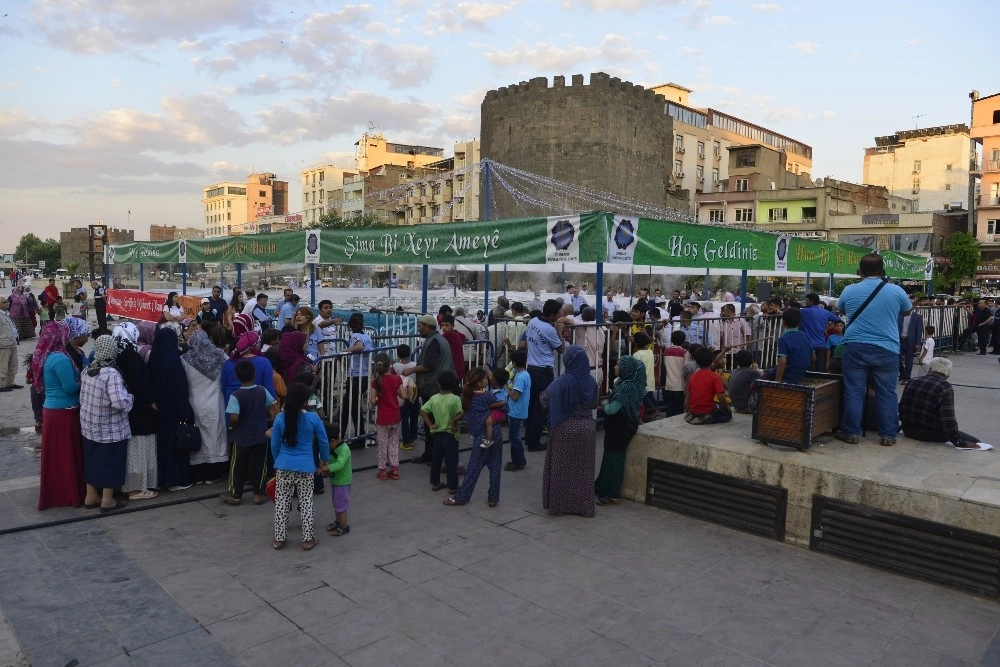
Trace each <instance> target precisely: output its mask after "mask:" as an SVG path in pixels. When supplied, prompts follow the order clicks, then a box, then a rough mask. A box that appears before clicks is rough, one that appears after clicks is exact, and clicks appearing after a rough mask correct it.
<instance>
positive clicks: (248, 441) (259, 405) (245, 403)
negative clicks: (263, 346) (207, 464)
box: [219, 360, 274, 505]
mask: <svg viewBox="0 0 1000 667" xmlns="http://www.w3.org/2000/svg"><path fill="white" fill-rule="evenodd" d="M256 375H257V371H256V369H255V367H254V365H253V364H252V363H250V362H249V361H246V360H243V361H241V362H239V363H238V364H236V379H238V380H239V381H240V388H239V389H237V390H236V391H234V392H233V395H232V396H230V397H229V405H227V406H226V414H228V415H229V428H230V429H231V431H232V440H233V454H232V456H231V457H230V461H231V462H232V463H231V465H230V467H229V491H227V492H226V493H223V494H222V495H220V496H219V497H220V498H222V500H223V501H224V502H227V503H229V504H230V505H239V504H240V502H241V501H242V498H243V484H244V482H245V480H246V472H247V461H248V460H249V461H250V465H251V468H252V470H253V472H252V473H251V475H252V477H251V483H252V484H253V502H254V505H263V504H264V503H266V502H267V495H266V494H265V493H264V485H265V484H266V483H267V436H266V435H265V432H266V431H267V420H268V418H269V417H270V416H271V413H270V410H268V408H269V407H270V406H272V405H274V397H273V396H271V392H269V391H268V390H267V389H264V387H261V386H258V385H257V384H255V383H254V378H255V377H256Z"/></svg>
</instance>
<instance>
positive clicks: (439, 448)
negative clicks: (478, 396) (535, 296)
mask: <svg viewBox="0 0 1000 667" xmlns="http://www.w3.org/2000/svg"><path fill="white" fill-rule="evenodd" d="M446 317H447V316H446ZM459 335H461V334H459ZM438 384H439V385H440V387H441V390H440V391H439V392H438V393H437V394H434V395H433V396H431V397H430V399H428V401H427V402H426V403H424V405H423V407H421V408H420V416H421V417H423V419H424V425H425V426H426V427H427V429H428V430H429V431H430V433H431V441H432V446H433V451H432V453H431V491H440V490H441V489H443V488H444V484H442V483H441V460H442V459H444V463H445V470H446V474H447V478H446V479H447V482H448V491H449V492H450V493H452V494H454V493H456V492H457V491H458V420H459V419H461V418H462V415H463V414H465V413H464V412H463V411H462V399H461V398H459V397H458V396H456V395H455V393H454V391H455V389H456V387H457V386H458V378H457V377H455V374H454V373H452V372H451V371H444V372H443V373H441V374H440V375H438Z"/></svg>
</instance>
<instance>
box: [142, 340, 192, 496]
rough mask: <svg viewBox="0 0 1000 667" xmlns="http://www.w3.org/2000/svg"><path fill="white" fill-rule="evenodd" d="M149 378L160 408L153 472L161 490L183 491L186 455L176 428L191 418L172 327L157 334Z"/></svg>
mask: <svg viewBox="0 0 1000 667" xmlns="http://www.w3.org/2000/svg"><path fill="white" fill-rule="evenodd" d="M148 367H149V378H150V380H151V381H152V382H153V394H154V396H155V397H156V406H157V407H158V408H159V415H158V417H159V420H158V422H157V425H156V472H157V477H158V485H159V487H160V488H161V489H168V490H170V491H183V490H184V489H187V488H189V487H190V486H191V469H190V466H189V465H188V453H187V452H184V451H177V447H176V443H177V427H178V426H179V425H180V424H181V422H186V421H191V420H192V419H194V413H193V412H192V410H191V405H190V403H188V381H187V375H186V374H185V373H184V362H183V361H181V354H180V352H179V351H178V349H177V334H176V333H174V330H173V328H172V327H166V326H164V327H161V328H160V330H159V331H157V332H156V339H155V340H154V341H153V350H152V351H151V352H150V353H149V364H148Z"/></svg>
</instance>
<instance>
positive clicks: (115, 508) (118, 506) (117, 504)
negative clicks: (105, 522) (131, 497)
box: [98, 500, 128, 514]
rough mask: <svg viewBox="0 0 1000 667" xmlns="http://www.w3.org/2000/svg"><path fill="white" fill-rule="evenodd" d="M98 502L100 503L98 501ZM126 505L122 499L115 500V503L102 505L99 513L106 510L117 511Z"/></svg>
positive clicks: (105, 512) (104, 512) (103, 512)
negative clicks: (108, 505) (107, 505)
mask: <svg viewBox="0 0 1000 667" xmlns="http://www.w3.org/2000/svg"><path fill="white" fill-rule="evenodd" d="M98 504H100V503H98ZM126 507H128V503H127V502H125V501H124V500H116V501H115V504H114V505H112V506H111V507H102V508H101V514H107V513H108V512H117V511H118V510H121V509H125V508H126Z"/></svg>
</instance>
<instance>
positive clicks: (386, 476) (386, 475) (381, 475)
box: [377, 468, 389, 481]
mask: <svg viewBox="0 0 1000 667" xmlns="http://www.w3.org/2000/svg"><path fill="white" fill-rule="evenodd" d="M377 477H378V478H379V479H381V480H383V481H385V480H387V479H389V473H387V472H386V471H385V468H382V469H381V470H379V471H378V475H377Z"/></svg>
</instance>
